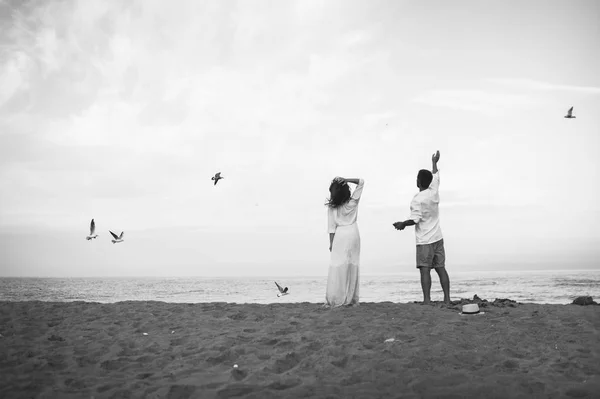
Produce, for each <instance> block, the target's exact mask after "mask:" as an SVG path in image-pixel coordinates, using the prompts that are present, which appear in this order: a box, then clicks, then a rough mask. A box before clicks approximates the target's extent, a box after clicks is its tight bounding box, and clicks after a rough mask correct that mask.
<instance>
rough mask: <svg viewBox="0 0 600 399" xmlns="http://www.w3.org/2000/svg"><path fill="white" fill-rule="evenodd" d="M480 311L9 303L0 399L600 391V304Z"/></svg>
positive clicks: (411, 306) (502, 305) (0, 355)
mask: <svg viewBox="0 0 600 399" xmlns="http://www.w3.org/2000/svg"><path fill="white" fill-rule="evenodd" d="M467 302H472V301H463V303H467ZM480 304H481V302H480ZM481 310H482V311H483V312H485V313H483V314H478V315H461V314H460V304H458V303H456V304H455V306H451V307H446V306H443V305H442V304H440V303H433V304H431V305H421V304H417V303H408V304H406V303H405V304H394V303H390V302H386V303H362V304H360V306H358V307H350V308H341V309H334V310H329V309H324V308H323V307H322V305H321V304H314V303H302V304H272V305H259V304H227V303H200V304H174V303H164V302H119V303H113V304H99V303H86V302H66V303H57V302H39V301H32V302H0V334H2V336H1V337H0V397H2V398H31V397H35V398H91V397H93V398H229V397H245V398H299V397H311V398H378V397H381V398H384V397H385V398H421V397H423V398H464V397H472V398H483V397H485V398H532V397H539V398H541V397H543V398H565V397H566V398H569V397H573V398H592V397H597V396H595V395H597V394H598V392H600V306H578V305H536V304H517V303H514V302H511V301H496V303H489V302H488V303H487V304H485V305H482V306H481ZM144 333H146V334H147V335H145V334H144ZM389 338H394V341H392V342H385V340H386V339H389ZM234 364H237V365H238V367H237V368H234V367H233V366H234Z"/></svg>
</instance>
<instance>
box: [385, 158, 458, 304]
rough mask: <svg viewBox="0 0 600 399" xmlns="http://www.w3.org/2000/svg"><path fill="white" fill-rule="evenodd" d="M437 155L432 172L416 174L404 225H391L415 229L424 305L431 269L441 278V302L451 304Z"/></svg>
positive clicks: (428, 301)
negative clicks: (441, 216) (441, 219)
mask: <svg viewBox="0 0 600 399" xmlns="http://www.w3.org/2000/svg"><path fill="white" fill-rule="evenodd" d="M439 160H440V152H439V151H436V153H435V154H433V156H432V157H431V163H432V165H433V167H432V171H431V172H430V171H428V170H426V169H421V170H420V171H419V173H418V174H417V187H418V188H419V193H418V194H416V195H415V196H414V197H413V199H412V202H411V203H410V218H409V219H408V220H405V221H404V222H396V223H394V227H395V228H396V230H404V228H405V227H406V226H415V237H416V242H417V268H418V269H419V270H420V271H421V287H422V288H423V303H424V304H429V303H430V302H431V297H430V293H431V269H432V268H433V269H435V271H436V272H437V274H438V276H439V277H440V283H441V284H442V290H443V291H444V302H445V303H446V304H450V278H449V277H448V273H447V272H446V267H445V262H446V255H445V253H444V238H443V236H442V229H441V228H440V219H439V208H438V206H439V203H440V196H439V193H438V189H439V186H440V175H439V173H438V168H437V163H438V161H439Z"/></svg>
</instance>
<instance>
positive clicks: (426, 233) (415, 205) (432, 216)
mask: <svg viewBox="0 0 600 399" xmlns="http://www.w3.org/2000/svg"><path fill="white" fill-rule="evenodd" d="M439 187H440V172H439V171H437V172H436V173H434V174H433V180H432V181H431V184H430V185H429V188H427V189H426V190H423V191H421V192H419V193H418V194H416V195H415V196H414V197H413V199H412V201H411V203H410V217H409V219H412V220H414V221H415V223H416V225H415V238H416V241H417V245H425V244H433V243H434V242H437V241H439V240H441V239H442V238H444V237H443V236H442V229H441V228H440V211H439V207H438V206H439V204H440V195H439V192H438V190H439Z"/></svg>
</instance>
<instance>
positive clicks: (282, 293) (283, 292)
mask: <svg viewBox="0 0 600 399" xmlns="http://www.w3.org/2000/svg"><path fill="white" fill-rule="evenodd" d="M275 285H276V286H277V288H279V294H277V296H284V295H288V294H289V292H287V291H288V287H285V288H281V286H280V285H279V284H277V281H275Z"/></svg>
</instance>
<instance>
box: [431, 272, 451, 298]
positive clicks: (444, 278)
mask: <svg viewBox="0 0 600 399" xmlns="http://www.w3.org/2000/svg"><path fill="white" fill-rule="evenodd" d="M435 271H436V272H437V274H438V276H440V283H441V284H442V290H443V291H444V302H445V303H446V304H447V305H450V277H448V272H446V268H445V267H436V268H435ZM429 283H430V284H431V279H430V282H429Z"/></svg>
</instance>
